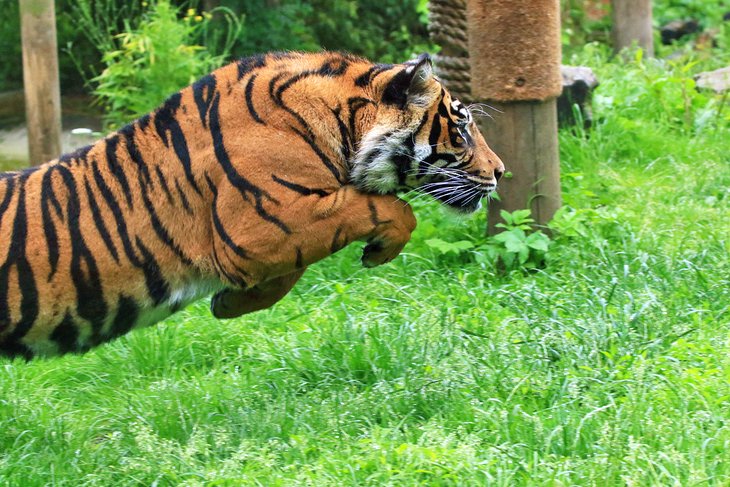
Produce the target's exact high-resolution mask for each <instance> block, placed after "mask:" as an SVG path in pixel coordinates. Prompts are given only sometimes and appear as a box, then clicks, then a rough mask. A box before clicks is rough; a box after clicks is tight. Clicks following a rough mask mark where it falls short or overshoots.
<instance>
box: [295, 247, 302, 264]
mask: <svg viewBox="0 0 730 487" xmlns="http://www.w3.org/2000/svg"><path fill="white" fill-rule="evenodd" d="M294 266H295V267H296V268H297V269H301V268H302V267H304V256H303V255H302V248H301V247H297V260H296V263H295V264H294Z"/></svg>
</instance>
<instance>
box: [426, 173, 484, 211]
mask: <svg viewBox="0 0 730 487" xmlns="http://www.w3.org/2000/svg"><path fill="white" fill-rule="evenodd" d="M496 189H497V185H496V184H495V183H489V184H485V183H482V182H477V181H474V180H471V179H469V178H463V179H462V178H460V179H458V180H454V179H447V180H443V181H436V182H431V183H427V184H424V185H423V186H421V187H420V188H419V191H421V192H423V193H426V194H428V195H430V196H432V197H433V198H434V199H436V200H437V201H439V202H440V203H441V204H443V205H445V206H446V207H448V208H450V209H452V210H456V211H457V212H458V213H464V214H468V213H474V212H475V211H477V210H478V209H479V208H481V207H482V199H483V198H485V197H488V196H489V195H490V194H492V193H493V192H494V191H495V190H496Z"/></svg>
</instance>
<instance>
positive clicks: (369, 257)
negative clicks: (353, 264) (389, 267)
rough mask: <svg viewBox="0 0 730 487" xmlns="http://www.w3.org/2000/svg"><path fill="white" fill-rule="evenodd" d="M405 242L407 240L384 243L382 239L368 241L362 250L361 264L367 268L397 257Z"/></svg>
mask: <svg viewBox="0 0 730 487" xmlns="http://www.w3.org/2000/svg"><path fill="white" fill-rule="evenodd" d="M406 243H408V241H405V242H399V243H397V244H390V245H386V244H384V243H383V242H382V241H378V240H373V241H370V242H368V243H367V245H365V248H364V249H363V250H362V265H363V266H365V267H368V268H369V267H375V266H379V265H383V264H387V263H388V262H390V261H391V260H393V259H395V258H396V257H398V254H400V253H401V251H402V250H403V247H405V246H406Z"/></svg>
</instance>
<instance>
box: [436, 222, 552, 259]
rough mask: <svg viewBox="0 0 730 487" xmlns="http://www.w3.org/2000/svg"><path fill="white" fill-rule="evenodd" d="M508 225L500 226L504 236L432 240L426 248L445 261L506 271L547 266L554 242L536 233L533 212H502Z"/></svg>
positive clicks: (502, 224) (539, 232) (538, 231)
mask: <svg viewBox="0 0 730 487" xmlns="http://www.w3.org/2000/svg"><path fill="white" fill-rule="evenodd" d="M501 216H502V219H503V220H504V223H498V224H497V225H496V226H497V227H498V228H502V229H504V231H503V232H501V233H498V234H496V235H493V236H490V237H486V238H484V237H478V238H477V240H467V239H462V240H457V241H454V242H449V241H446V240H443V239H441V238H430V239H428V240H425V242H424V243H425V244H426V245H427V246H428V247H429V248H430V249H431V250H432V251H434V252H436V253H437V254H438V255H441V256H444V257H451V258H454V257H459V256H462V257H466V256H469V259H470V260H472V259H473V260H475V261H476V262H478V263H480V264H486V265H489V266H490V267H493V268H497V269H500V268H501V269H504V270H515V269H526V270H529V269H535V268H537V267H539V266H541V265H543V263H544V261H545V256H546V254H547V252H548V249H549V246H550V238H549V237H548V236H547V235H545V234H544V233H543V232H542V231H540V230H534V229H533V225H534V223H535V220H534V219H533V218H531V217H530V210H517V211H514V212H512V213H510V212H507V211H504V210H502V211H501Z"/></svg>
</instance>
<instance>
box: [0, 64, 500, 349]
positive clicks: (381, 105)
mask: <svg viewBox="0 0 730 487" xmlns="http://www.w3.org/2000/svg"><path fill="white" fill-rule="evenodd" d="M502 171H503V168H502V165H501V162H500V161H499V159H498V158H497V157H496V156H495V155H494V154H493V153H492V152H491V151H490V150H489V148H488V147H487V145H486V143H485V142H484V140H483V138H482V137H481V135H479V132H478V130H477V129H476V128H475V127H474V124H473V122H471V119H470V115H469V113H468V110H467V109H466V108H464V107H463V106H462V105H460V104H459V103H458V102H455V101H453V100H451V98H450V96H449V94H448V92H446V91H445V90H444V89H443V88H442V87H441V84H440V83H439V82H438V80H436V79H435V78H434V77H433V75H432V74H431V63H430V59H428V57H425V56H424V57H421V58H419V60H417V61H413V62H410V63H406V64H400V65H392V66H391V65H373V64H371V63H369V62H367V61H365V60H363V59H360V58H357V57H353V56H349V55H343V54H335V53H318V54H300V53H283V54H268V55H262V56H255V57H251V58H246V59H242V60H239V61H237V62H234V63H232V64H229V65H227V66H225V67H223V68H220V69H218V70H216V71H215V72H213V73H211V74H209V75H207V76H205V77H204V78H202V79H201V80H199V81H197V82H196V83H194V84H193V85H192V86H189V87H187V88H185V89H183V90H181V91H180V92H178V93H176V94H174V95H173V96H171V97H170V98H169V99H168V100H167V101H165V103H164V104H163V105H162V106H161V107H160V108H158V109H157V110H156V111H155V112H153V113H151V114H149V115H146V116H144V117H142V118H140V119H139V120H136V121H135V122H133V123H132V124H130V125H127V126H126V127H124V128H122V129H121V130H119V131H118V132H115V133H113V134H110V135H109V136H107V137H106V138H104V139H102V140H100V141H98V142H97V143H95V144H94V145H92V146H89V147H86V148H84V149H81V150H78V151H76V152H74V153H72V154H68V155H64V156H62V157H61V158H59V159H58V160H55V161H51V162H49V163H47V164H44V165H42V166H38V167H34V168H32V169H28V170H25V171H20V172H11V173H3V174H0V352H2V353H3V354H6V355H10V356H16V355H19V356H23V357H26V358H30V357H32V356H34V355H54V354H59V353H66V352H79V351H84V350H87V349H88V348H90V347H93V346H95V345H97V344H99V343H102V342H105V341H108V340H110V339H113V338H115V337H118V336H120V335H122V334H125V333H127V332H128V331H129V330H130V329H132V328H135V327H140V326H146V325H150V324H152V323H155V322H156V321H159V320H160V319H162V318H164V317H166V316H169V315H170V314H171V313H174V312H176V311H177V310H179V309H180V308H182V307H183V306H185V305H186V304H188V303H190V302H192V301H195V300H196V299H199V298H201V297H204V296H207V295H210V294H211V293H215V296H214V298H213V300H212V305H211V308H212V311H213V313H214V315H216V316H218V317H222V318H226V317H233V316H238V315H240V314H243V313H247V312H251V311H255V310H257V309H262V308H265V307H268V306H271V305H272V304H274V303H275V302H276V301H277V300H279V299H281V297H283V296H284V295H285V294H286V293H287V292H288V291H289V290H290V289H291V287H292V286H293V285H294V284H295V283H296V281H297V279H298V278H299V276H301V274H302V273H303V272H304V270H305V269H306V266H307V265H309V264H311V263H313V262H316V261H319V260H321V259H323V258H324V257H326V256H328V255H330V254H332V253H333V252H336V251H337V250H339V249H341V248H343V247H344V246H346V245H348V244H349V243H350V242H353V241H355V240H361V241H367V242H368V244H367V245H366V247H365V251H364V255H363V263H364V264H365V265H368V266H371V265H379V264H382V263H385V262H388V261H389V260H391V259H393V258H394V257H395V256H397V255H398V253H399V252H400V250H401V249H402V248H403V246H404V245H405V244H406V242H407V241H408V239H409V238H410V234H411V231H412V230H413V229H414V228H415V218H414V216H413V214H412V212H411V209H410V207H409V206H408V205H407V204H405V203H404V202H403V201H401V200H399V199H398V198H397V197H396V196H395V193H396V192H397V191H398V190H401V189H413V188H421V189H422V190H423V191H424V192H428V193H431V194H433V195H434V196H435V197H436V198H438V199H440V200H442V201H443V202H444V203H446V204H449V205H451V206H453V207H455V208H457V209H462V210H473V209H474V208H475V207H476V202H478V200H479V198H480V197H481V196H483V195H484V194H487V193H488V192H489V191H492V190H493V189H494V187H495V185H496V180H497V179H498V177H499V175H500V174H501V172H502ZM445 188H451V189H452V191H447V190H446V189H445ZM459 191H461V196H460V195H459Z"/></svg>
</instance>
